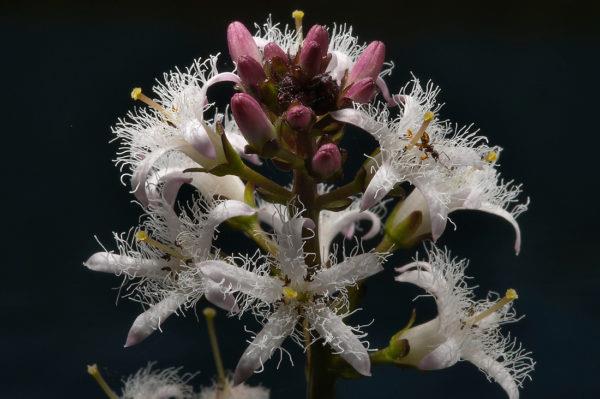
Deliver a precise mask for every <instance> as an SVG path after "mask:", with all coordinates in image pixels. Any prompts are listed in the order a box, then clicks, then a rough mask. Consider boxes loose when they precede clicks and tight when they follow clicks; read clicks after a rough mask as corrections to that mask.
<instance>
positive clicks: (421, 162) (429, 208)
mask: <svg viewBox="0 0 600 399" xmlns="http://www.w3.org/2000/svg"><path fill="white" fill-rule="evenodd" d="M438 93H439V89H438V88H437V87H436V86H434V85H433V84H431V83H430V82H429V83H428V84H427V85H426V86H425V87H422V86H421V84H420V82H419V80H418V79H416V78H415V79H414V80H413V81H412V82H411V84H409V85H407V86H406V87H405V88H404V89H403V90H402V91H401V92H400V93H399V94H398V95H396V96H395V98H396V100H397V101H398V102H399V103H400V104H401V108H400V114H399V116H398V117H396V118H391V117H390V114H389V112H388V111H387V110H385V109H384V107H382V106H381V105H374V106H368V107H362V106H358V107H355V108H354V109H349V108H348V109H343V110H339V111H335V112H333V113H332V116H333V117H334V118H335V119H337V120H339V121H342V122H345V123H350V124H353V125H356V126H358V127H361V128H362V129H364V130H365V131H367V132H369V133H371V134H372V135H373V136H374V137H375V138H376V139H377V141H378V142H379V144H380V148H381V151H380V153H379V154H377V155H376V156H374V157H373V159H372V160H371V163H372V167H371V170H369V172H370V173H371V175H372V176H371V180H370V182H369V185H368V187H367V188H366V190H365V194H364V196H363V200H362V205H361V207H362V209H368V208H369V207H371V206H373V205H374V204H376V203H377V202H378V201H379V200H381V199H382V198H383V197H385V196H386V194H387V193H388V192H389V191H390V190H392V188H393V187H394V186H395V185H397V184H400V183H403V182H409V183H411V184H412V185H414V186H415V192H414V193H413V194H412V197H411V198H410V201H408V202H407V206H405V208H404V209H403V210H402V212H397V213H396V215H395V216H396V217H397V220H396V221H395V224H396V225H397V224H399V223H400V222H401V221H402V220H404V219H405V218H406V217H407V216H408V215H410V213H412V212H414V211H421V212H423V213H424V217H423V220H424V222H423V229H422V230H423V231H424V232H425V233H428V232H431V235H432V236H433V239H434V240H436V239H437V238H439V236H440V235H441V234H442V233H443V231H444V229H445V227H446V223H447V220H448V214H449V213H450V212H452V211H455V210H461V209H472V210H479V211H483V212H488V213H492V214H495V215H498V216H500V217H502V218H504V219H506V220H507V221H508V222H509V223H511V225H513V227H514V228H515V232H516V240H515V250H516V252H517V253H518V252H519V248H520V242H521V238H520V230H519V226H518V224H517V222H516V217H517V216H518V215H519V214H520V213H522V212H523V211H525V210H526V209H527V203H528V201H527V202H525V203H519V200H518V197H519V195H520V193H521V186H520V185H514V184H513V183H512V181H509V182H506V181H504V180H503V179H501V178H500V174H499V172H498V171H497V169H496V167H497V159H498V156H499V154H500V148H498V147H490V146H489V145H488V144H487V139H486V138H485V137H483V136H478V135H476V133H475V132H472V131H470V129H469V128H463V129H458V130H456V129H453V128H452V126H451V125H450V124H449V123H448V122H447V121H442V120H440V119H439V117H438V113H439V110H440V108H441V105H440V104H438V103H437V102H436V96H437V94H438ZM408 204H410V205H411V207H409V206H408ZM415 204H416V206H415Z"/></svg>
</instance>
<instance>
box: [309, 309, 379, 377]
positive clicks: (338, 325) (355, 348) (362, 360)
mask: <svg viewBox="0 0 600 399" xmlns="http://www.w3.org/2000/svg"><path fill="white" fill-rule="evenodd" d="M306 318H307V319H308V322H309V324H310V325H311V326H312V327H313V328H314V329H315V330H316V331H317V332H318V333H319V335H320V336H321V338H323V340H324V341H325V343H327V344H329V346H330V347H331V348H332V349H333V351H334V352H335V353H339V355H340V356H341V357H342V358H343V359H344V360H345V361H347V362H348V363H349V364H350V365H351V366H352V367H354V369H355V370H356V371H357V372H358V373H360V374H362V375H365V376H370V375H371V360H370V359H369V353H368V352H367V349H366V348H365V347H364V345H363V344H362V343H361V342H360V340H359V339H358V337H357V336H356V335H355V334H354V332H353V331H352V328H350V327H349V326H347V325H346V324H344V322H343V321H342V318H341V317H340V316H338V315H337V314H335V312H333V311H332V310H331V309H329V308H328V307H326V306H322V307H315V306H311V307H309V308H308V309H307V312H306Z"/></svg>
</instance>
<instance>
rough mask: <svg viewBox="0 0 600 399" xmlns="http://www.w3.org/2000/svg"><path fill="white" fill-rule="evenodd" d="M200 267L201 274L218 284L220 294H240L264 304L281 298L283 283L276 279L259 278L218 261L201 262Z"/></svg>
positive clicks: (254, 274)
mask: <svg viewBox="0 0 600 399" xmlns="http://www.w3.org/2000/svg"><path fill="white" fill-rule="evenodd" d="M201 266H202V269H201V270H202V273H203V274H204V275H205V276H206V277H208V278H209V279H210V280H212V281H213V282H215V283H217V284H219V286H220V291H221V292H227V293H233V292H241V293H243V294H248V295H252V296H253V297H254V298H258V299H260V300H261V301H263V302H266V303H273V302H275V301H277V300H279V299H280V298H281V289H282V288H283V283H282V282H281V281H280V280H278V279H276V278H273V277H270V276H260V275H258V274H256V273H254V272H251V271H248V270H245V269H243V268H241V267H238V266H235V265H232V264H229V263H227V262H223V261H219V260H214V261H206V262H202V264H201Z"/></svg>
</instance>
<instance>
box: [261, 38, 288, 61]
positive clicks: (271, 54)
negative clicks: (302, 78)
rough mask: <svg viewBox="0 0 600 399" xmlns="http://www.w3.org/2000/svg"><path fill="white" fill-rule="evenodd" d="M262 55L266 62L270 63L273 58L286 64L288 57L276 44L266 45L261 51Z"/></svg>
mask: <svg viewBox="0 0 600 399" xmlns="http://www.w3.org/2000/svg"><path fill="white" fill-rule="evenodd" d="M263 55H264V58H265V60H266V61H271V60H272V59H273V58H281V59H282V60H283V61H285V62H287V60H288V57H287V54H286V53H285V51H283V49H282V48H281V47H279V46H278V45H277V43H273V42H270V43H267V44H266V45H265V48H264V49H263Z"/></svg>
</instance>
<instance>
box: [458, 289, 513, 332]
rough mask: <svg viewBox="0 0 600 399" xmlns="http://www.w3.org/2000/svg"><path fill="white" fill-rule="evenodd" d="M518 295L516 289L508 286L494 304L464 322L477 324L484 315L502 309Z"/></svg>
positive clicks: (486, 315)
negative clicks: (502, 295)
mask: <svg viewBox="0 0 600 399" xmlns="http://www.w3.org/2000/svg"><path fill="white" fill-rule="evenodd" d="M518 297H519V295H517V291H515V290H514V289H512V288H509V289H507V290H506V293H505V294H504V297H502V298H500V300H499V301H498V302H496V303H495V304H493V305H492V306H490V307H489V308H487V309H486V310H484V311H483V312H481V313H479V314H478V315H475V316H473V317H471V318H470V319H469V320H467V322H466V323H467V324H468V325H471V326H472V325H474V324H477V323H479V322H480V321H481V320H483V319H485V318H486V317H488V316H490V315H491V314H493V313H496V312H497V311H499V310H500V309H502V308H503V307H504V306H506V305H507V304H509V303H511V302H512V301H514V300H515V299H517V298H518Z"/></svg>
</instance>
